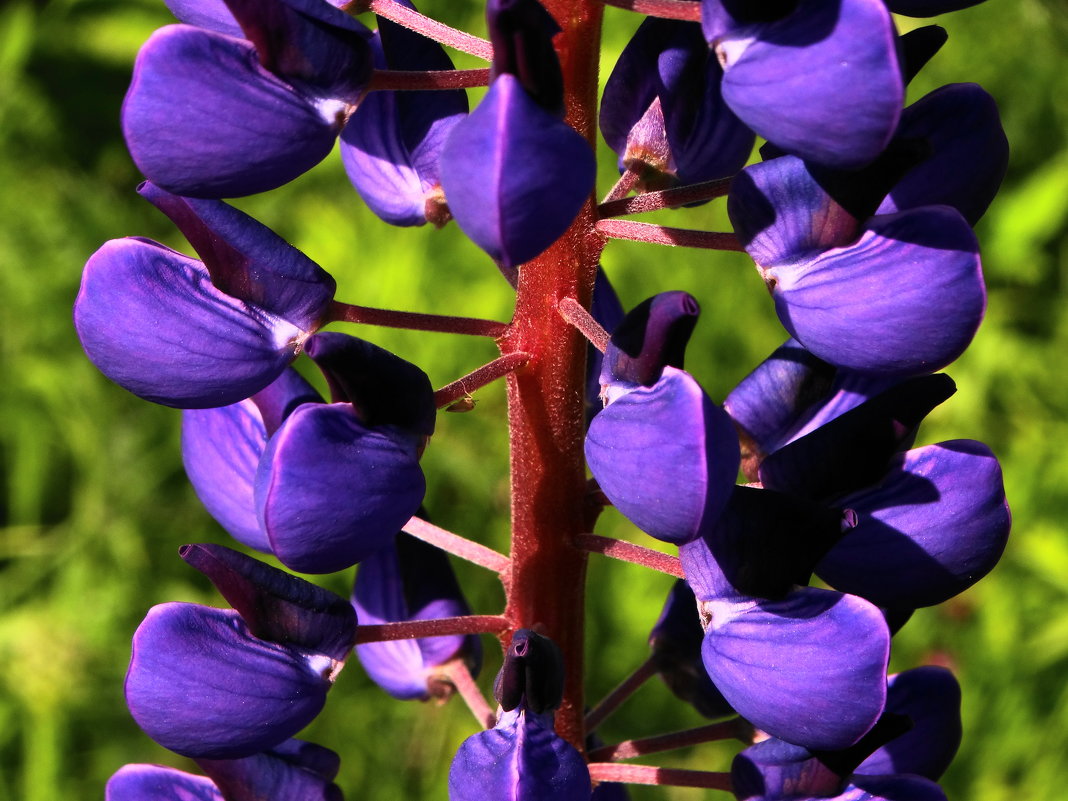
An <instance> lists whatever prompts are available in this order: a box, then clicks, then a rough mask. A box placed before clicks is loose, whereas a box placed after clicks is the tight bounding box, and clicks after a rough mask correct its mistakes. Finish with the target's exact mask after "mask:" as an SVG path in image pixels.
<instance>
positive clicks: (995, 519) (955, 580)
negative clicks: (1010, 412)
mask: <svg viewBox="0 0 1068 801" xmlns="http://www.w3.org/2000/svg"><path fill="white" fill-rule="evenodd" d="M839 503H840V504H841V505H843V506H846V507H848V508H849V509H851V510H852V511H853V512H854V514H855V515H856V524H855V525H854V526H853V527H852V529H851V531H850V532H849V535H848V536H846V537H843V538H842V540H841V541H840V542H838V543H837V544H835V545H834V546H833V547H832V548H831V549H830V550H829V551H828V552H827V555H826V556H824V557H823V559H822V560H821V561H820V564H819V565H818V566H817V567H816V573H817V574H818V575H819V576H820V578H822V579H823V580H824V581H826V582H827V583H828V584H830V585H831V586H832V587H835V588H836V589H839V590H842V591H844V592H850V593H854V594H856V595H860V596H862V597H864V598H867V599H868V600H870V601H872V602H873V603H875V604H878V605H879V606H887V607H912V608H915V607H921V606H932V605H934V604H938V603H942V602H943V601H946V600H948V599H949V598H952V597H953V596H954V595H957V594H958V593H961V592H963V591H964V590H965V589H967V588H968V587H970V586H971V585H972V584H974V583H975V582H976V581H978V580H979V579H981V578H982V577H983V576H985V575H986V574H987V573H989V572H990V570H992V569H993V567H994V565H996V564H997V562H998V560H999V559H1000V558H1001V554H1002V552H1003V551H1004V550H1005V543H1006V541H1007V539H1008V535H1009V527H1010V522H1011V517H1010V514H1009V507H1008V503H1007V502H1006V500H1005V487H1004V483H1003V481H1002V477H1001V467H1000V466H999V465H998V461H997V459H996V458H995V457H994V454H993V453H991V452H990V449H989V448H987V447H986V446H985V445H983V444H982V443H980V442H974V441H972V440H954V441H951V442H940V443H938V444H936V445H928V446H926V447H923V448H916V449H913V450H910V451H908V452H907V453H904V454H900V455H899V456H898V457H896V458H895V460H894V462H893V464H892V465H891V467H890V469H889V471H888V472H887V474H886V476H885V477H884V478H883V479H882V480H881V481H880V482H879V484H878V485H876V486H875V487H872V488H870V489H868V490H862V491H860V492H858V493H855V494H853V495H850V496H847V497H845V498H842V499H840V500H839Z"/></svg>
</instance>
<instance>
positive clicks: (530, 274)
mask: <svg viewBox="0 0 1068 801" xmlns="http://www.w3.org/2000/svg"><path fill="white" fill-rule="evenodd" d="M542 5H543V6H544V7H545V9H546V10H547V11H548V12H549V13H550V14H551V15H552V16H553V17H554V18H555V19H556V21H557V22H558V23H559V24H560V27H561V31H560V33H558V34H557V35H556V37H555V38H554V40H553V43H554V45H555V47H556V50H557V53H558V55H559V56H560V68H561V71H562V74H563V77H564V108H565V119H566V121H567V123H568V124H569V125H571V126H572V127H573V128H574V129H575V130H576V131H578V132H579V133H580V134H581V135H582V136H584V137H585V138H586V139H587V140H588V141H589V142H590V144H591V146H592V145H593V143H594V138H595V134H596V115H595V113H596V109H597V95H598V90H597V67H598V60H599V42H600V37H601V16H602V14H603V11H604V7H603V5H602V4H601V3H600V0H542ZM594 209H595V206H594V199H593V197H592V196H591V197H590V198H589V199H588V201H587V202H586V204H585V206H584V207H583V208H582V210H581V211H580V212H579V214H578V216H577V218H576V219H575V221H574V222H573V223H572V224H571V226H570V228H568V230H567V231H566V232H565V233H564V235H563V236H562V237H560V238H559V239H558V240H557V241H556V242H555V243H554V244H553V245H552V246H551V247H550V248H549V249H548V250H546V251H545V252H544V253H543V254H541V255H540V256H538V257H537V258H535V259H533V260H532V261H530V262H527V263H525V264H523V265H522V268H521V269H520V271H519V286H518V289H517V292H516V311H515V317H514V319H513V321H512V325H511V328H510V329H509V331H508V333H507V334H506V335H505V336H504V337H503V338H502V339H501V340H500V347H501V352H502V353H512V352H516V351H522V352H525V353H530V354H531V360H530V363H529V364H527V366H526V367H525V368H524V369H522V370H520V371H517V372H514V373H511V374H510V375H509V376H508V428H509V433H510V442H509V447H510V453H511V477H510V478H511V489H512V493H511V500H512V509H511V512H512V551H511V557H512V566H511V569H510V570H509V571H507V572H506V573H505V574H504V576H503V579H504V583H505V591H506V594H507V602H506V611H505V614H506V615H507V616H508V618H509V619H510V620H512V621H513V622H514V624H515V626H516V627H517V628H518V627H523V628H534V629H537V630H539V631H540V632H541V633H543V634H545V635H547V636H549V637H551V638H552V639H553V640H554V641H555V642H556V644H557V645H558V646H559V647H560V650H561V652H562V655H563V661H564V667H565V676H564V698H563V702H562V704H561V705H560V708H559V709H558V710H557V713H556V730H557V731H558V732H559V734H560V735H561V736H562V737H564V738H565V739H567V740H568V741H569V742H570V743H571V744H572V745H573V746H575V747H576V748H578V749H579V750H583V749H584V748H585V728H584V726H583V711H584V710H583V707H584V700H583V649H584V645H585V643H584V634H583V624H584V617H585V584H586V561H587V556H586V553H585V552H584V551H583V550H581V549H579V548H576V547H575V545H574V537H575V535H577V534H579V533H581V532H582V530H583V519H584V515H585V510H586V467H585V462H584V459H583V455H582V443H583V440H584V433H585V432H584V430H583V420H584V418H585V415H584V411H583V394H584V387H585V361H586V340H585V339H584V338H583V337H582V336H581V335H580V334H579V333H578V331H577V330H576V329H575V328H573V327H572V326H570V325H567V324H565V323H564V322H563V321H562V320H561V319H560V316H559V313H558V311H557V305H558V304H559V302H560V300H561V299H562V298H566V297H570V298H574V299H575V300H576V301H577V302H578V303H579V304H580V305H582V306H586V307H588V306H589V304H590V300H591V298H592V295H593V282H594V279H595V278H596V275H597V264H598V261H599V258H600V254H601V249H602V248H603V245H604V239H603V237H601V236H599V235H597V234H596V232H595V231H594V224H595V222H596V219H595V216H594Z"/></svg>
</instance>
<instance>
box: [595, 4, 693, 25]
mask: <svg viewBox="0 0 1068 801" xmlns="http://www.w3.org/2000/svg"><path fill="white" fill-rule="evenodd" d="M603 2H604V4H605V5H606V6H615V7H616V8H622V9H626V10H627V11H636V12H637V13H639V14H646V15H648V16H650V17H663V18H664V19H681V20H684V21H686V22H700V21H701V4H700V3H695V2H693V0H603Z"/></svg>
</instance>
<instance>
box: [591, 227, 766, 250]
mask: <svg viewBox="0 0 1068 801" xmlns="http://www.w3.org/2000/svg"><path fill="white" fill-rule="evenodd" d="M597 232H598V233H599V234H602V235H603V236H607V237H608V238H609V239H630V240H632V241H634V242H648V243H649V244H652V245H669V246H671V247H684V248H705V249H708V250H737V251H744V250H745V248H743V247H742V243H741V242H739V241H738V237H737V236H736V235H735V234H733V233H720V232H718V231H693V230H691V229H689V228H669V227H668V226H666V225H656V224H654V223H644V222H634V221H633V220H598V222H597Z"/></svg>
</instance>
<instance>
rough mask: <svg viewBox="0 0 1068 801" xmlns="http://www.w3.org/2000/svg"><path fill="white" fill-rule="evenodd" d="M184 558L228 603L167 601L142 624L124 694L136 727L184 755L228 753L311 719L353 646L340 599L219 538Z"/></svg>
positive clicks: (351, 626) (244, 751) (249, 748)
mask: <svg viewBox="0 0 1068 801" xmlns="http://www.w3.org/2000/svg"><path fill="white" fill-rule="evenodd" d="M181 555H182V557H183V558H184V559H185V560H186V561H187V562H189V563H190V564H192V565H193V566H194V567H196V568H197V569H198V570H200V571H201V572H203V573H205V574H206V575H207V576H208V578H210V579H211V581H212V582H213V583H214V584H215V585H216V587H218V588H219V590H220V592H222V593H223V595H224V596H225V597H226V599H227V600H228V601H230V603H231V604H232V605H233V606H234V607H235V609H233V610H231V609H216V608H213V607H207V606H199V605H197V604H185V603H168V604H162V605H159V606H155V607H153V608H152V609H151V610H149V613H148V615H147V616H146V618H145V620H144V621H143V622H142V623H141V625H140V626H139V627H138V629H137V632H136V634H135V635H134V641H133V653H132V655H131V657H130V668H129V671H128V672H127V674H126V701H127V704H128V705H129V707H130V713H131V714H132V715H133V717H134V720H136V721H137V723H138V725H139V726H140V727H141V728H142V729H143V730H144V731H145V733H146V734H148V735H149V736H150V737H151V738H152V739H153V740H155V741H156V742H158V743H159V744H160V745H162V746H164V747H166V748H169V749H170V750H172V751H176V752H178V753H179V754H183V755H185V756H191V757H196V758H206V759H234V758H238V757H246V756H251V755H252V754H255V753H258V752H260V751H264V750H267V749H270V748H274V747H276V746H278V745H279V744H280V743H282V742H283V741H284V740H286V739H288V738H289V737H292V736H293V735H294V734H296V733H297V732H298V731H300V730H301V729H302V728H304V726H306V725H307V724H308V723H309V722H310V721H311V720H312V719H313V718H314V717H315V716H316V715H318V714H319V711H320V710H321V709H322V707H323V704H324V703H325V702H326V693H327V691H328V690H329V689H330V687H331V686H332V684H333V681H334V678H335V677H336V675H337V673H338V671H339V670H340V669H341V667H342V666H343V665H344V661H345V659H346V657H347V656H348V654H349V653H350V652H351V649H352V645H353V643H354V642H355V638H356V615H355V612H354V611H353V609H352V606H351V605H350V604H349V603H348V601H346V600H345V599H343V598H339V597H338V596H336V595H334V594H333V593H330V592H328V591H326V590H323V589H321V588H319V587H316V586H314V585H312V584H309V583H308V582H305V581H303V580H301V579H298V578H296V577H294V576H291V575H289V574H287V573H284V572H283V571H281V570H278V569H276V568H272V567H268V566H267V565H264V564H262V563H259V562H257V561H255V560H254V559H250V558H249V557H247V556H243V555H242V554H239V553H237V552H236V551H231V550H230V549H228V548H223V547H222V546H217V545H189V546H185V547H184V548H183V549H182V551H181Z"/></svg>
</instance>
